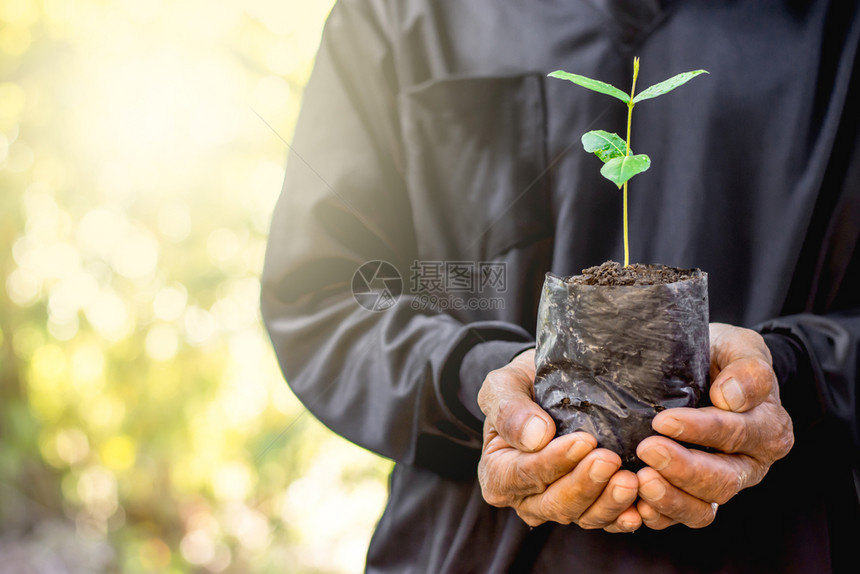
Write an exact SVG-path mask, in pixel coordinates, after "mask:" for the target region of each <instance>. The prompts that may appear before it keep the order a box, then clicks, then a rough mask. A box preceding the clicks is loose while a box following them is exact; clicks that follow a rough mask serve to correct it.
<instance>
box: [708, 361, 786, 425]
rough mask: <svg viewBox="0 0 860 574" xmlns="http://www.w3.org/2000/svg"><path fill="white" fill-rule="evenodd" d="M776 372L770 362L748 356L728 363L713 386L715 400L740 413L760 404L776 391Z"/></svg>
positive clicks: (719, 404) (712, 391) (717, 403)
mask: <svg viewBox="0 0 860 574" xmlns="http://www.w3.org/2000/svg"><path fill="white" fill-rule="evenodd" d="M776 387H777V382H776V374H775V373H774V372H773V368H772V367H771V365H770V363H768V362H766V361H765V360H764V359H761V358H754V357H746V358H743V359H738V360H736V361H733V362H731V363H729V364H728V365H726V366H725V367H724V368H723V369H722V370H721V371H720V374H719V375H718V376H717V377H716V378H715V379H714V382H713V384H712V385H711V390H710V397H711V402H712V403H714V405H716V406H718V407H719V408H721V409H723V410H727V411H734V412H736V413H742V412H746V411H748V410H750V409H752V408H753V407H756V406H758V405H760V404H761V403H762V402H764V401H765V400H766V399H767V398H768V397H770V395H771V394H772V393H773V392H774V391H775V389H776Z"/></svg>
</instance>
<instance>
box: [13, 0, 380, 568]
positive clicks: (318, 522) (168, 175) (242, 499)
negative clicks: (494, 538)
mask: <svg viewBox="0 0 860 574" xmlns="http://www.w3.org/2000/svg"><path fill="white" fill-rule="evenodd" d="M331 4H332V0H244V1H238V0H217V1H213V0H176V1H171V0H113V1H109V0H0V218H2V221H1V222H0V223H1V224H0V234H2V245H3V252H2V259H0V272H2V279H3V281H2V283H0V285H2V287H3V288H2V289H0V299H2V303H0V305H2V307H0V377H2V379H0V385H2V386H0V557H2V558H0V572H2V573H4V574H5V573H7V572H8V573H15V574H26V573H30V572H35V573H54V572H56V573H64V572H68V573H78V572H128V573H134V572H243V573H244V572H289V573H292V572H296V573H328V572H332V573H334V572H359V571H361V570H362V567H363V564H364V553H365V549H366V546H367V543H368V540H369V537H370V533H371V531H372V528H373V525H374V523H375V521H376V520H377V519H378V517H379V514H380V512H381V509H382V505H383V503H384V500H385V496H386V483H385V481H386V476H387V473H388V471H389V470H390V466H391V463H390V462H388V461H384V460H382V459H380V458H378V457H376V456H374V455H372V454H370V453H368V452H366V451H364V450H362V449H360V448H358V447H356V446H353V445H351V444H349V443H348V442H346V441H344V440H343V439H340V438H338V437H336V436H335V435H333V434H332V433H330V432H329V431H327V430H326V429H325V428H324V427H322V425H321V424H320V423H318V422H317V421H316V420H315V419H314V418H313V416H312V415H310V414H308V413H307V412H306V411H305V410H304V408H303V407H302V406H301V404H300V403H299V402H298V400H297V399H296V398H295V397H294V396H293V395H292V394H291V393H290V391H289V389H288V387H287V386H286V384H285V383H284V381H283V380H282V378H281V375H280V372H279V370H278V367H277V364H276V361H275V359H274V355H273V353H272V351H271V349H270V347H269V342H268V338H267V336H266V335H265V332H264V330H263V328H262V326H261V322H260V317H259V311H258V298H259V281H258V277H259V274H260V271H261V266H262V260H263V254H264V250H265V244H266V236H267V232H268V225H269V217H270V214H271V211H272V208H273V206H274V203H275V200H276V198H277V195H278V193H279V191H280V186H281V180H282V177H283V167H284V164H285V161H286V158H287V155H288V149H287V147H286V145H285V144H284V142H283V141H281V139H280V137H283V138H284V139H286V140H289V139H290V137H291V133H292V130H293V125H294V122H295V119H296V115H297V113H298V109H299V105H300V100H301V95H302V87H303V86H304V84H305V82H306V80H307V77H308V75H309V73H310V70H311V67H312V64H313V58H314V54H315V51H316V49H317V46H318V43H319V36H320V33H321V30H322V25H323V21H324V19H325V17H326V15H327V14H328V12H329V10H330V9H331ZM267 124H268V125H267Z"/></svg>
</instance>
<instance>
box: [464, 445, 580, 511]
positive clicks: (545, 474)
mask: <svg viewBox="0 0 860 574" xmlns="http://www.w3.org/2000/svg"><path fill="white" fill-rule="evenodd" d="M596 446H597V440H596V439H595V438H594V437H592V436H591V435H590V434H588V433H573V434H569V435H565V436H561V437H558V438H556V439H554V440H553V441H552V442H550V443H549V444H548V445H547V446H546V447H545V448H543V449H541V450H539V451H538V452H534V453H524V452H520V451H519V450H516V449H513V448H511V447H510V446H509V445H507V443H505V442H504V440H503V439H502V438H501V437H499V436H498V435H496V437H495V438H493V439H491V440H490V441H489V442H488V444H487V446H486V448H485V450H484V456H483V457H482V461H481V464H480V465H479V468H478V471H479V476H478V478H479V480H480V483H481V487H482V490H483V493H484V498H485V499H486V500H487V502H488V503H490V504H491V505H493V506H509V505H510V503H511V502H512V501H515V500H518V499H520V498H522V497H524V496H528V495H530V494H538V493H541V492H543V491H545V490H546V488H547V485H549V484H551V483H553V482H555V481H556V480H558V479H559V478H561V477H562V476H564V475H565V474H567V473H569V472H570V471H571V470H573V469H574V468H575V467H576V465H577V464H579V462H580V461H582V459H583V458H584V457H585V456H586V455H587V454H588V453H589V452H591V451H592V450H594V448H595V447H596Z"/></svg>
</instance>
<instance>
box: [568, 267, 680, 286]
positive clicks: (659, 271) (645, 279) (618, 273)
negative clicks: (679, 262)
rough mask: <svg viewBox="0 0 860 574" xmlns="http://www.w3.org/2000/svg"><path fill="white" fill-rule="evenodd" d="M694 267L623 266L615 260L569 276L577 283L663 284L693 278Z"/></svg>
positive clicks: (611, 284)
mask: <svg viewBox="0 0 860 574" xmlns="http://www.w3.org/2000/svg"><path fill="white" fill-rule="evenodd" d="M694 273H695V270H694V269H678V268H677V267H667V266H665V265H658V264H649V265H643V264H641V263H634V264H632V265H628V266H627V267H623V266H622V265H621V264H620V263H618V262H617V261H606V262H605V263H603V264H601V265H597V266H595V267H589V268H588V269H583V270H582V275H576V276H574V277H571V278H570V280H571V281H572V282H573V283H575V284H577V285H607V286H620V285H664V284H667V283H675V282H676V281H686V280H688V279H692V278H693V274H694Z"/></svg>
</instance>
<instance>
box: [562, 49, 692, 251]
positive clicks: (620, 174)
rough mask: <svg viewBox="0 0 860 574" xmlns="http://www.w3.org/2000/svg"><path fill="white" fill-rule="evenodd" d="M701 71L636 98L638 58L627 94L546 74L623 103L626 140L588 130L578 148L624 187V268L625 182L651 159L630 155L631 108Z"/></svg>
mask: <svg viewBox="0 0 860 574" xmlns="http://www.w3.org/2000/svg"><path fill="white" fill-rule="evenodd" d="M707 73H708V72H707V71H705V70H695V71H692V72H684V73H682V74H678V75H676V76H672V77H671V78H669V79H668V80H664V81H662V82H659V83H657V84H654V85H653V86H651V87H649V88H647V89H645V90H643V91H642V92H641V93H639V94H638V95H636V78H637V77H638V76H639V58H634V59H633V85H632V87H631V88H630V93H629V94H628V93H626V92H624V91H623V90H621V89H619V88H616V87H615V86H613V85H611V84H607V83H606V82H601V81H599V80H594V79H591V78H587V77H585V76H580V75H579V74H572V73H570V72H565V71H563V70H556V71H555V72H552V73H550V74H549V77H551V78H558V79H560V80H568V81H570V82H573V83H574V84H576V85H578V86H582V87H583V88H586V89H589V90H592V91H594V92H598V93H601V94H606V95H608V96H612V97H613V98H617V99H619V100H621V101H622V102H624V103H625V104H627V140H626V141H625V140H623V139H621V137H620V136H619V135H617V134H614V133H609V132H605V131H602V130H595V131H590V132H588V133H586V134H584V135H583V136H582V147H583V148H584V149H585V151H587V152H589V153H591V152H593V153H594V154H595V155H597V157H598V158H600V160H601V161H602V162H604V165H603V167H601V168H600V174H601V175H602V176H603V177H605V178H606V179H608V180H609V181H611V182H612V183H614V184H615V185H617V186H618V188H619V189H620V188H622V187H623V188H624V212H623V218H624V219H623V220H624V266H625V267H626V266H627V265H628V262H629V259H630V249H629V246H628V230H627V182H628V181H629V180H630V178H632V177H633V176H635V175H638V174H640V173H642V172H644V171H646V170H647V169H648V168H649V167H651V158H649V157H648V156H647V155H645V154H639V155H633V152H632V151H631V149H630V128H631V124H632V122H633V107H634V106H635V105H636V104H637V103H639V102H641V101H644V100H649V99H651V98H656V97H657V96H662V95H663V94H666V93H668V92H671V91H672V90H674V89H675V88H677V87H679V86H682V85H684V84H686V83H687V82H689V81H690V80H692V79H693V78H695V77H696V76H698V75H699V74H707Z"/></svg>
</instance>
